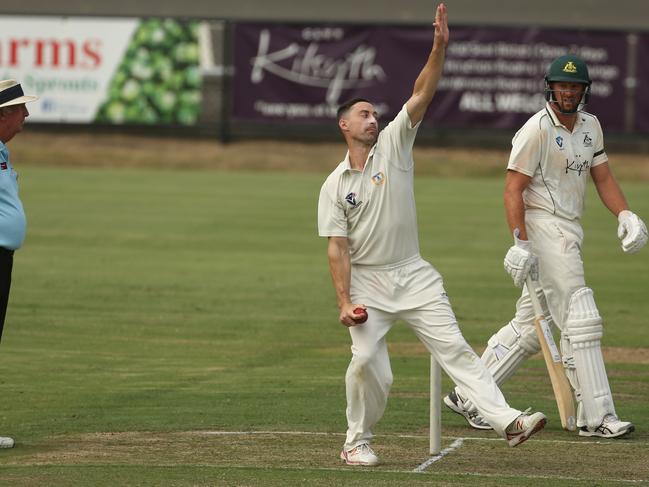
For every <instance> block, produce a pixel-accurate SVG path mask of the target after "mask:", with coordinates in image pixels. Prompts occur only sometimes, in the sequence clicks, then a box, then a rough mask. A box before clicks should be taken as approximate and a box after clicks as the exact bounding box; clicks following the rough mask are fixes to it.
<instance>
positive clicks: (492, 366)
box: [456, 320, 541, 411]
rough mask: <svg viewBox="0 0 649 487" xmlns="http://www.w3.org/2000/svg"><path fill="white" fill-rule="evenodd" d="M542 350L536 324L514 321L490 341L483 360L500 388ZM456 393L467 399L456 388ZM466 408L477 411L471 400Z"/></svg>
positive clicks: (465, 404) (465, 405)
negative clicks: (535, 327) (526, 361)
mask: <svg viewBox="0 0 649 487" xmlns="http://www.w3.org/2000/svg"><path fill="white" fill-rule="evenodd" d="M540 350H541V345H540V344H539V340H538V338H537V337H536V331H535V330H534V323H533V322H530V323H525V324H519V323H518V322H517V321H516V320H512V321H510V322H509V323H508V324H507V325H505V326H503V327H502V328H501V329H500V330H498V331H497V332H496V334H495V335H493V336H492V337H491V338H490V339H489V341H488V342H487V348H486V349H485V351H484V352H483V354H482V357H481V360H482V363H484V364H485V366H486V367H487V369H489V372H491V375H492V376H493V378H494V380H495V381H496V384H498V385H499V386H500V385H501V384H502V383H504V382H505V381H506V380H507V379H509V378H510V377H511V376H512V375H514V372H516V369H518V367H519V366H520V365H521V363H523V362H524V361H525V360H527V359H528V358H529V357H531V356H532V355H534V354H536V353H538V352H539V351H540ZM456 393H459V394H460V398H461V399H463V400H464V399H465V398H466V396H465V395H464V394H463V392H462V391H461V390H460V389H459V388H456ZM464 407H465V409H467V410H469V411H473V410H474V409H475V406H473V404H472V403H471V401H469V400H466V401H465V403H464Z"/></svg>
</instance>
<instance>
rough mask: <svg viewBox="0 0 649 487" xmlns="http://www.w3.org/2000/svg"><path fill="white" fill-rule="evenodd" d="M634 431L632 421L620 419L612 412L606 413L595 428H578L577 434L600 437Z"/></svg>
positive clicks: (613, 436) (616, 435)
mask: <svg viewBox="0 0 649 487" xmlns="http://www.w3.org/2000/svg"><path fill="white" fill-rule="evenodd" d="M632 431H635V426H633V423H629V422H628V421H620V420H619V419H618V417H617V416H615V415H614V414H607V415H606V416H604V419H603V420H602V424H600V425H599V426H598V427H597V428H592V429H590V428H588V427H587V426H582V427H581V428H580V429H579V436H599V437H600V438H619V437H620V436H624V435H627V434H629V433H631V432H632Z"/></svg>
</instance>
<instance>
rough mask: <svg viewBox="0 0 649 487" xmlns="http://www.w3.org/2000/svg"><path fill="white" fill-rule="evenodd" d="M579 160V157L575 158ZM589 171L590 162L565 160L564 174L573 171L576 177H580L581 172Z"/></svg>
mask: <svg viewBox="0 0 649 487" xmlns="http://www.w3.org/2000/svg"><path fill="white" fill-rule="evenodd" d="M577 157H578V158H579V156H577ZM589 169H590V161H572V162H570V161H568V159H566V174H568V171H574V172H576V173H577V176H581V173H582V172H585V171H588V170H589Z"/></svg>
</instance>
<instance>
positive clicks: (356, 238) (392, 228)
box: [318, 105, 419, 266]
mask: <svg viewBox="0 0 649 487" xmlns="http://www.w3.org/2000/svg"><path fill="white" fill-rule="evenodd" d="M418 127H419V124H417V125H415V126H414V127H413V126H412V122H411V121H410V117H409V115H408V111H407V110H406V107H405V105H404V106H403V108H402V109H401V111H400V112H399V114H398V115H397V116H396V117H395V119H394V120H393V121H392V122H390V124H388V126H387V127H385V129H383V130H382V131H381V132H380V133H379V136H378V139H377V142H376V144H375V145H374V147H373V148H372V150H371V151H370V154H369V156H368V158H367V162H366V163H365V167H364V168H363V171H358V170H355V169H352V167H351V165H350V162H349V152H348V153H347V155H346V156H345V159H344V160H343V161H342V162H341V163H340V164H339V165H338V167H337V168H336V169H335V170H334V171H333V172H332V173H331V174H330V175H329V177H328V178H327V180H326V181H325V182H324V184H323V185H322V189H321V190H320V199H319V201H318V232H319V234H320V236H321V237H347V238H348V240H349V245H350V253H351V262H352V264H354V265H372V266H389V265H394V264H399V263H401V262H406V261H408V260H410V259H412V258H413V257H415V256H418V255H419V238H418V234H417V214H416V209H415V195H414V188H413V166H414V163H413V158H412V146H413V144H414V141H415V136H416V134H417V129H418Z"/></svg>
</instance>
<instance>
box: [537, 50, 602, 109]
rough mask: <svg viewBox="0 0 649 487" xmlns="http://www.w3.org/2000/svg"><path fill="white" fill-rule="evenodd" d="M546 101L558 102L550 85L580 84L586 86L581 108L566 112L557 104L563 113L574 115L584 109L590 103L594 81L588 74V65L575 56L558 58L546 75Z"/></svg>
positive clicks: (569, 55) (568, 55)
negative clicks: (561, 83)
mask: <svg viewBox="0 0 649 487" xmlns="http://www.w3.org/2000/svg"><path fill="white" fill-rule="evenodd" d="M544 79H545V99H546V100H547V101H550V102H555V103H556V100H555V99H554V97H553V95H552V94H553V90H552V89H550V83H556V82H563V83H579V84H582V85H585V89H584V95H583V97H582V99H581V102H580V103H579V106H578V107H577V108H575V109H574V110H573V111H570V112H564V111H563V109H562V108H561V106H560V105H559V104H558V103H556V104H557V106H558V107H559V110H560V111H561V112H562V113H574V112H576V111H577V109H579V108H581V107H583V106H584V105H585V104H586V103H588V97H589V95H590V85H591V83H592V80H591V79H590V75H589V74H588V66H586V63H585V62H584V61H583V60H582V59H581V58H579V57H577V56H575V55H574V54H566V55H564V56H559V57H558V58H556V59H555V60H554V61H552V63H550V66H549V67H548V70H547V72H546V73H545V78H544Z"/></svg>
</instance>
